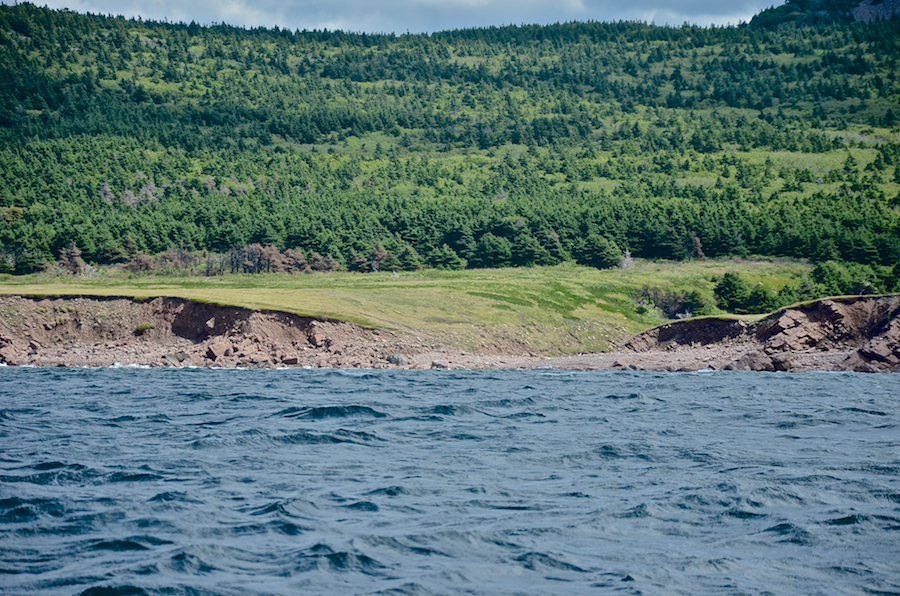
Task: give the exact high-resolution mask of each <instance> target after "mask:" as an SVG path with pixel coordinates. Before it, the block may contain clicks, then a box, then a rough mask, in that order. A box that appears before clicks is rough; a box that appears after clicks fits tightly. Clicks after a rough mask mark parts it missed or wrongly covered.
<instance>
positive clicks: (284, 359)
mask: <svg viewBox="0 0 900 596" xmlns="http://www.w3.org/2000/svg"><path fill="white" fill-rule="evenodd" d="M281 363H282V364H286V365H288V366H296V365H298V364H300V355H299V354H297V352H295V351H293V350H286V351H285V352H284V353H282V354H281Z"/></svg>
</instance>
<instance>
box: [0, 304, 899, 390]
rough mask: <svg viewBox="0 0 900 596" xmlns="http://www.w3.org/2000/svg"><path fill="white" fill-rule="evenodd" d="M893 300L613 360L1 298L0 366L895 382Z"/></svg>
mask: <svg viewBox="0 0 900 596" xmlns="http://www.w3.org/2000/svg"><path fill="white" fill-rule="evenodd" d="M898 314H900V296H882V297H862V298H848V299H831V300H822V301H819V302H816V303H814V304H812V305H810V306H804V307H798V308H792V309H788V310H784V311H780V312H778V313H775V314H773V315H771V316H769V317H767V318H766V319H763V320H762V321H759V322H756V323H748V322H745V321H737V320H729V319H697V320H686V321H679V322H676V323H671V324H669V325H664V326H662V327H657V328H654V329H651V330H649V331H646V332H645V333H642V334H640V335H638V336H636V337H634V338H632V339H631V340H630V341H629V342H628V343H627V344H625V345H624V346H623V348H622V349H620V350H618V351H616V352H610V353H604V354H585V355H579V356H568V357H561V358H545V357H535V356H523V355H520V354H517V353H515V352H511V351H509V350H510V348H511V347H512V346H513V345H514V343H512V344H511V343H509V342H508V341H506V340H504V341H502V342H500V343H498V344H497V345H495V346H490V349H489V350H486V351H485V352H484V353H482V354H473V353H466V352H463V351H460V350H458V349H456V348H452V347H450V346H449V345H447V344H446V343H444V342H442V341H441V339H440V338H434V337H428V336H421V335H420V336H409V335H400V334H395V333H393V332H390V331H383V330H371V329H365V328H363V327H360V326H358V325H353V324H350V323H343V322H338V321H326V320H318V319H311V318H304V317H299V316H296V315H291V314H287V313H282V312H271V311H254V310H248V309H243V308H234V307H220V306H214V305H209V304H203V303H197V302H191V301H190V300H184V299H180V298H154V299H150V300H133V299H129V298H93V297H91V298H88V297H55V298H42V297H28V296H0V362H3V363H6V364H7V365H15V366H27V365H31V366H90V367H106V366H114V365H122V366H127V365H140V366H151V367H185V366H197V367H221V368H234V367H244V368H273V367H295V366H300V367H331V368H418V369H422V368H466V369H485V368H538V367H550V366H552V367H554V368H561V369H572V370H596V369H601V370H622V369H637V370H666V371H691V370H699V369H705V368H710V369H731V370H760V371H774V370H779V371H810V370H853V371H863V372H900V317H898Z"/></svg>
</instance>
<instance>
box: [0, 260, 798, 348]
mask: <svg viewBox="0 0 900 596" xmlns="http://www.w3.org/2000/svg"><path fill="white" fill-rule="evenodd" d="M806 270H807V266H806V265H803V264H800V263H797V262H789V261H776V262H772V261H754V262H751V261H741V262H738V261H694V262H682V263H672V262H663V263H656V262H647V261H638V262H636V263H635V265H634V266H633V267H632V268H630V269H628V270H619V269H612V270H597V269H592V268H588V267H581V266H575V265H560V266H556V267H536V268H529V269H526V268H518V269H491V270H488V269H484V270H468V271H454V272H447V271H436V270H426V271H420V272H416V273H401V274H399V275H398V276H396V277H395V276H393V275H392V274H391V273H373V274H350V273H332V274H327V275H323V274H316V275H299V276H285V275H252V276H251V275H242V276H225V277H159V276H147V277H143V276H142V277H124V276H113V275H109V276H105V275H100V276H97V277H94V278H90V279H89V278H48V277H46V276H40V275H34V276H25V277H12V276H3V277H0V294H27V295H94V296H127V297H140V298H146V297H154V296H178V297H184V298H190V299H192V300H197V301H203V302H210V303H215V304H222V305H232V306H242V307H247V308H255V309H271V310H280V311H287V312H292V313H296V314H300V315H304V316H313V317H322V318H330V319H338V320H344V321H350V322H354V323H359V324H362V325H365V326H370V327H378V328H384V329H392V330H396V331H398V332H401V333H407V334H413V335H417V334H420V335H424V336H430V337H433V338H436V339H437V340H439V341H440V342H442V343H447V344H450V345H454V346H457V347H460V348H463V349H469V350H487V351H494V350H503V349H511V348H514V347H518V349H519V350H522V349H524V350H527V351H531V352H533V353H536V354H547V355H553V354H565V353H580V352H594V351H608V350H610V349H612V348H613V347H614V346H615V344H616V343H617V342H619V341H621V340H622V339H624V338H626V337H629V336H631V335H633V334H635V333H639V332H640V331H643V330H645V329H648V328H650V327H653V326H655V325H659V324H661V323H663V322H665V320H664V319H662V318H661V317H660V315H659V314H658V313H657V312H656V311H655V310H653V309H650V310H649V311H646V312H643V313H641V312H639V311H640V310H641V309H637V304H635V302H634V301H633V300H632V297H633V296H634V293H635V291H636V290H639V289H640V288H642V287H644V286H650V287H655V288H659V289H661V290H667V291H678V290H691V289H697V290H699V291H700V292H701V293H703V294H704V295H705V296H707V297H708V298H710V300H711V299H712V288H713V286H714V281H713V280H714V279H716V278H717V277H720V276H721V275H722V274H723V273H725V272H726V271H738V272H740V273H741V275H742V276H743V277H745V278H746V279H748V280H749V281H751V282H757V281H763V282H765V283H766V284H767V285H769V286H770V287H774V288H779V287H781V286H783V285H784V284H785V283H787V282H788V281H789V280H790V279H793V278H796V277H797V276H799V275H800V274H801V273H802V272H804V271H806ZM523 344H524V346H526V347H524V348H523V347H522V346H523Z"/></svg>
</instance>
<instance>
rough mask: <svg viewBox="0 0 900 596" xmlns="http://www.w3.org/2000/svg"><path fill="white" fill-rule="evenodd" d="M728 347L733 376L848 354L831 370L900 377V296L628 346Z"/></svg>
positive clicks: (686, 329) (654, 334)
mask: <svg viewBox="0 0 900 596" xmlns="http://www.w3.org/2000/svg"><path fill="white" fill-rule="evenodd" d="M713 344H715V345H718V346H721V347H725V346H728V347H729V348H731V349H732V350H737V351H739V352H741V355H740V357H738V358H735V359H734V361H732V362H731V363H730V364H728V365H727V366H726V368H728V369H732V370H758V371H761V370H768V371H771V370H794V369H795V368H796V366H795V362H796V359H797V356H798V355H800V354H810V353H835V352H847V353H848V354H847V356H846V358H845V359H844V360H843V361H842V362H841V363H840V365H838V366H835V365H831V366H830V369H831V370H854V371H858V372H900V295H893V296H868V297H866V296H864V297H859V298H832V299H826V300H819V301H817V302H813V303H811V304H807V305H801V306H796V307H791V308H787V309H784V310H781V311H778V312H776V313H774V314H772V315H770V316H768V317H766V318H764V319H762V320H760V321H757V322H748V321H741V320H736V319H733V320H729V319H719V318H710V319H695V320H686V321H678V322H675V323H670V324H668V325H663V326H661V327H656V328H654V329H650V330H649V331H646V332H644V333H642V334H640V335H638V336H636V337H634V338H632V340H631V341H629V342H628V344H626V349H628V350H631V351H635V352H646V351H658V350H669V351H677V350H679V349H685V348H697V347H702V346H709V345H713Z"/></svg>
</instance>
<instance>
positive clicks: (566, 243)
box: [0, 4, 900, 273]
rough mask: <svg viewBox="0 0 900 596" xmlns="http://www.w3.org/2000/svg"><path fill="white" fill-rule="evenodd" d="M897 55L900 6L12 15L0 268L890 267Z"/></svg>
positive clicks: (5, 74) (30, 11)
mask: <svg viewBox="0 0 900 596" xmlns="http://www.w3.org/2000/svg"><path fill="white" fill-rule="evenodd" d="M898 57H900V23H898V22H897V21H891V22H886V23H873V24H852V23H841V22H830V23H818V24H813V25H809V26H784V25H782V26H776V27H756V26H753V27H728V28H700V27H692V26H683V27H678V28H672V27H656V26H651V25H645V24H641V23H632V22H619V23H597V22H589V23H567V24H558V25H552V26H519V27H515V26H509V27H502V28H485V29H469V30H458V31H446V32H441V33H436V34H432V35H401V36H394V35H369V34H348V33H342V32H331V31H297V32H291V31H287V30H281V29H278V28H275V29H242V28H235V27H230V26H226V25H217V26H213V27H201V26H198V25H196V24H190V25H185V24H170V23H159V22H145V21H140V20H126V19H124V18H120V17H119V18H116V17H106V16H94V15H81V14H76V13H73V12H69V11H54V10H49V9H42V8H38V7H35V6H33V5H31V4H19V5H16V6H6V5H3V6H0V257H2V258H0V271H7V272H17V273H23V272H29V271H34V270H38V269H41V268H43V267H44V266H45V264H46V263H47V262H50V261H54V260H56V259H57V258H59V257H60V255H61V254H63V251H65V250H70V249H71V247H73V246H74V247H77V249H78V250H79V251H80V253H79V255H78V256H79V258H80V259H83V260H84V261H86V262H87V263H94V264H98V263H100V264H102V263H115V262H135V259H137V264H136V265H134V266H135V267H139V266H140V262H141V259H145V258H146V254H145V253H149V254H151V255H153V254H159V253H163V252H165V251H173V250H181V251H184V250H187V251H208V252H211V253H216V254H218V255H221V257H220V258H221V259H223V261H222V262H221V268H222V269H223V270H224V269H227V268H229V267H230V268H231V269H234V268H237V269H238V270H248V269H247V268H246V267H245V266H244V265H242V264H241V263H244V262H246V259H245V260H244V261H242V260H241V259H244V258H245V256H246V254H250V253H247V252H246V251H247V250H248V249H249V248H250V247H251V245H259V250H263V249H267V248H269V247H273V248H275V249H277V250H276V251H275V252H277V253H279V254H281V255H288V254H289V255H290V256H289V257H284V258H286V259H288V260H290V259H293V260H291V261H290V262H291V263H294V264H293V265H290V267H293V268H294V269H303V268H304V267H312V264H313V263H320V264H322V265H321V266H322V267H331V268H350V269H354V268H358V269H361V270H367V268H368V269H369V270H370V269H372V268H373V266H374V267H376V268H377V267H378V266H381V267H386V266H391V267H395V268H417V267H421V266H434V267H443V268H460V267H466V266H468V267H495V266H521V265H533V264H554V263H558V262H561V261H565V260H574V261H577V262H579V263H583V264H589V265H594V266H598V267H605V266H610V265H614V264H615V263H616V262H617V260H618V259H619V258H620V256H621V255H622V254H623V251H625V250H628V251H630V253H631V254H633V255H634V256H635V257H644V258H665V259H688V258H703V257H715V256H729V255H731V256H734V255H747V254H760V255H781V256H791V257H804V258H810V259H813V260H815V261H817V262H825V261H828V260H842V261H852V262H858V263H864V264H867V265H869V266H871V267H876V268H878V267H882V268H884V270H885V271H888V270H890V269H889V268H890V267H892V266H893V265H894V264H895V263H896V262H897V261H898V260H900V230H898V225H900V211H898V208H900V144H898V136H900V130H898V129H897V128H896V126H897V124H898V118H900V73H898V65H897V61H898ZM253 250H257V249H256V248H254V249H253ZM269 250H271V248H269ZM288 251H290V252H288ZM67 254H69V253H67ZM252 254H254V255H261V254H263V253H258V252H254V253H252ZM242 255H243V256H242ZM259 258H263V257H259ZM266 258H268V257H266ZM279 258H280V257H279ZM253 262H256V261H253ZM264 262H268V261H264ZM285 262H287V261H285ZM373 264H374V265H373ZM255 266H256V265H254V267H255ZM285 267H288V266H287V265H286V266H285Z"/></svg>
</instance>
